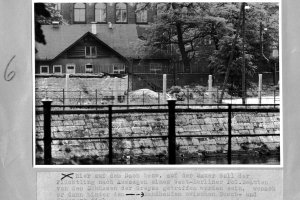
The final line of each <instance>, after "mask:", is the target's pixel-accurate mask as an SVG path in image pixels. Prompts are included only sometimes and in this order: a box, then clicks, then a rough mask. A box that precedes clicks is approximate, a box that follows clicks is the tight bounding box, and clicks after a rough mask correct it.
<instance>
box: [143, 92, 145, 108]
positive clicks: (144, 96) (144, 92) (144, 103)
mask: <svg viewBox="0 0 300 200" xmlns="http://www.w3.org/2000/svg"><path fill="white" fill-rule="evenodd" d="M143 105H145V91H143Z"/></svg>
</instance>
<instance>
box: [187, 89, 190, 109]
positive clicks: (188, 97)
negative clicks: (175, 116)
mask: <svg viewBox="0 0 300 200" xmlns="http://www.w3.org/2000/svg"><path fill="white" fill-rule="evenodd" d="M187 104H188V109H189V108H190V91H189V89H187Z"/></svg>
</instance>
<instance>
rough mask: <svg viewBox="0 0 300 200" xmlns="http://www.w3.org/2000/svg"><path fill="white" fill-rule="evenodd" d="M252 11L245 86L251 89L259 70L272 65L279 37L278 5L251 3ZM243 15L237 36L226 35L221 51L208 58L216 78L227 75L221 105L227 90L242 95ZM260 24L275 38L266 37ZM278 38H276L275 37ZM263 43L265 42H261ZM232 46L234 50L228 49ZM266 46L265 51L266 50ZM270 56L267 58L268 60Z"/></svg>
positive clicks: (246, 42)
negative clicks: (274, 46)
mask: <svg viewBox="0 0 300 200" xmlns="http://www.w3.org/2000/svg"><path fill="white" fill-rule="evenodd" d="M249 5H250V7H251V10H250V11H248V12H247V13H246V15H247V18H246V23H245V29H246V31H245V36H244V43H245V66H246V72H245V73H246V76H247V77H248V78H247V79H246V86H248V87H249V86H251V78H250V79H249V77H251V76H252V75H253V74H254V72H255V71H256V69H258V67H259V68H262V67H263V66H264V65H266V62H269V59H268V58H269V57H270V54H271V47H272V45H271V44H273V43H274V42H275V43H278V40H276V38H277V36H278V5H276V4H265V3H252V4H249ZM242 6H243V4H241V12H240V17H239V18H238V20H237V21H238V23H235V29H236V31H235V36H234V37H231V38H230V37H228V36H224V37H223V38H222V42H221V43H220V48H219V49H217V50H216V51H215V52H214V53H213V54H212V55H211V56H210V58H209V60H210V65H209V67H210V68H211V69H212V71H214V72H215V74H216V75H220V74H224V75H225V77H224V82H223V85H222V88H221V90H222V93H221V98H220V99H219V100H220V102H221V101H222V98H223V94H224V89H225V88H228V89H230V92H231V94H236V95H238V96H241V94H242V93H241V92H239V91H241V90H242V88H241V85H242V82H241V81H242V80H241V78H240V77H241V75H242V70H241V69H242V62H241V61H242V56H243V55H242V52H241V49H242V40H243V38H242V37H241V34H240V33H241V31H240V30H241V27H242V25H241V18H242V17H241V14H242ZM270 18H271V19H272V21H273V22H272V23H269V19H270ZM260 24H266V25H265V26H267V25H268V27H269V28H270V29H271V30H273V34H272V37H271V35H269V34H270V33H269V34H263V32H262V27H261V26H260ZM276 35H277V36H276ZM262 41H264V42H262ZM229 46H231V48H228V47H229ZM263 47H265V49H264V48H263ZM267 57H268V58H267Z"/></svg>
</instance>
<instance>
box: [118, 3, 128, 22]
mask: <svg viewBox="0 0 300 200" xmlns="http://www.w3.org/2000/svg"><path fill="white" fill-rule="evenodd" d="M116 23H127V5H126V4H125V3H117V4H116Z"/></svg>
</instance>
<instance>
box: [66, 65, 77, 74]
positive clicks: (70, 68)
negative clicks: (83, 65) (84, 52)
mask: <svg viewBox="0 0 300 200" xmlns="http://www.w3.org/2000/svg"><path fill="white" fill-rule="evenodd" d="M66 67H67V70H66V72H67V74H75V64H67V65H66Z"/></svg>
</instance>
